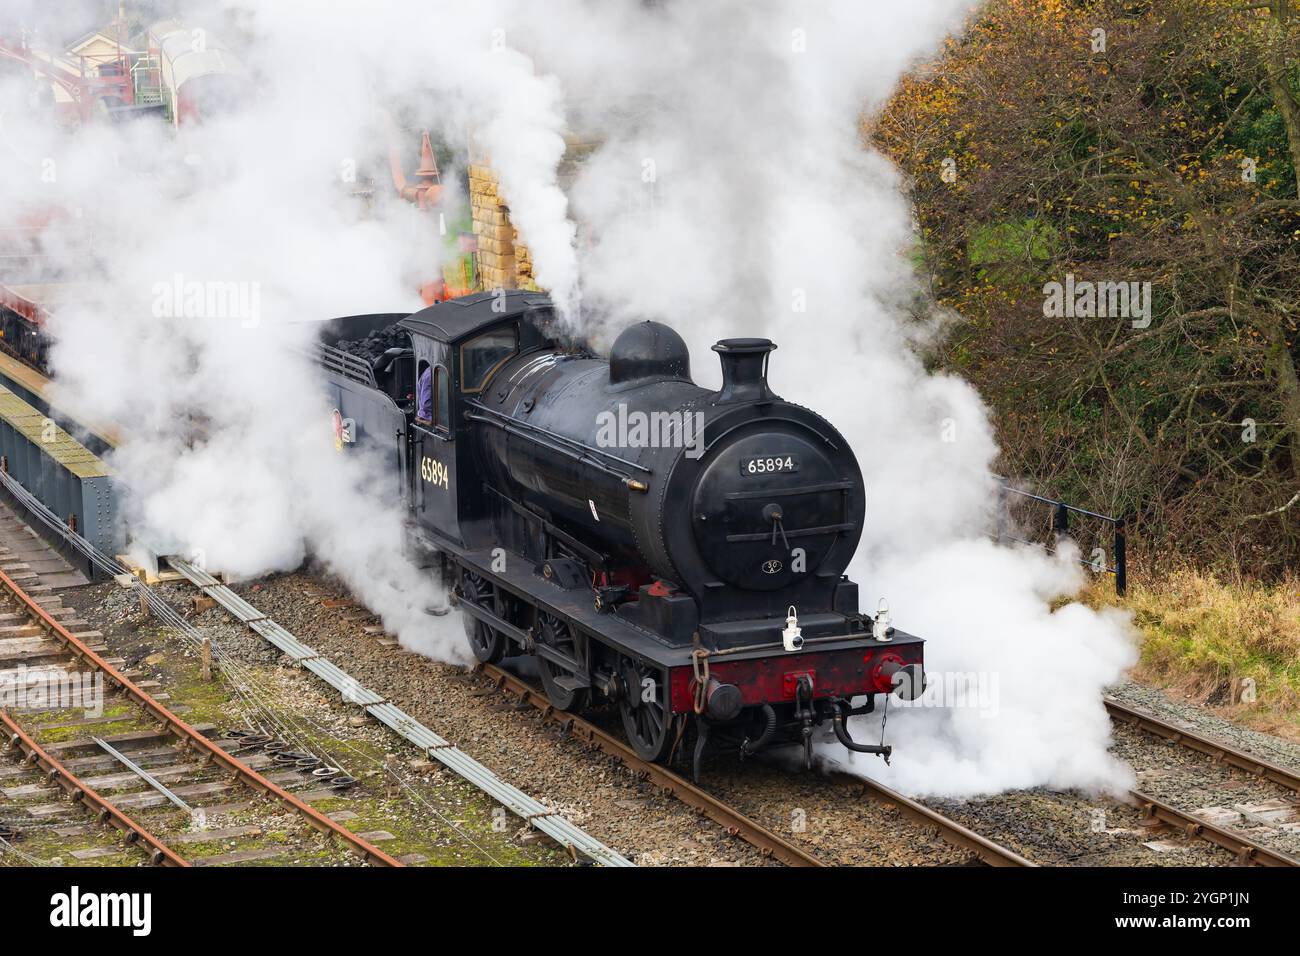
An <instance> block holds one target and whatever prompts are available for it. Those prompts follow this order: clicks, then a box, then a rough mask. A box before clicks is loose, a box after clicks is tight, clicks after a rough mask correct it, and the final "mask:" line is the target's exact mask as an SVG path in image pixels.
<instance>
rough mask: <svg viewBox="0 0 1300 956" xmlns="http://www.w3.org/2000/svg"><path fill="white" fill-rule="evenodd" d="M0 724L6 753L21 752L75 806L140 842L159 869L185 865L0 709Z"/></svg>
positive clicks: (133, 841)
mask: <svg viewBox="0 0 1300 956" xmlns="http://www.w3.org/2000/svg"><path fill="white" fill-rule="evenodd" d="M0 724H3V725H4V727H5V730H6V731H8V736H9V740H8V747H9V749H10V750H21V751H22V752H23V753H24V754H26V757H27V760H28V762H29V763H32V764H35V765H36V766H38V767H40V768H41V770H43V771H44V772H45V776H46V778H47V779H49V780H52V781H53V782H55V783H57V784H58V785H59V786H60V787H62V788H63V789H64V790H66V791H68V793H69V794H70V795H71V796H72V799H73V801H74V802H75V803H80V804H82V805H83V806H84V807H86V808H87V809H89V810H90V811H91V812H93V813H94V814H95V815H96V816H98V817H99V818H100V819H101V820H102V821H104V822H105V823H111V824H113V826H115V827H117V829H119V830H121V831H122V833H123V834H124V835H125V837H126V841H127V842H128V843H137V842H138V843H143V844H144V845H145V846H146V847H148V849H149V858H150V859H151V860H152V861H153V862H154V863H156V864H159V865H162V866H189V865H190V863H189V861H187V860H185V859H184V858H183V857H181V856H180V855H179V854H178V853H176V852H175V851H174V850H172V849H171V847H169V846H167V844H166V843H164V842H163V841H162V839H160V838H159V837H157V836H155V835H154V834H153V833H151V832H149V831H148V830H147V829H145V828H144V827H142V826H141V825H140V824H138V823H136V822H135V820H133V819H131V818H130V817H129V816H127V815H126V813H124V812H123V811H122V810H121V809H120V808H119V807H117V805H115V804H114V803H113V802H112V801H110V800H108V799H107V798H106V797H103V796H101V795H100V794H99V792H98V791H96V790H95V789H94V788H93V787H89V786H87V785H86V784H85V783H83V782H82V781H81V780H80V779H79V778H78V777H77V776H76V775H75V774H73V773H72V772H71V771H70V770H68V768H67V767H65V766H64V765H63V764H61V763H60V762H59V761H58V760H56V759H55V758H54V757H53V756H51V755H50V753H49V752H48V751H47V750H45V748H43V747H42V746H41V745H40V744H38V743H37V742H36V741H35V740H34V739H33V738H32V737H31V735H29V734H28V733H27V731H25V730H23V728H22V727H21V726H20V725H19V723H18V721H16V720H15V719H14V718H13V716H12V715H11V714H10V713H9V712H8V711H7V710H3V709H0Z"/></svg>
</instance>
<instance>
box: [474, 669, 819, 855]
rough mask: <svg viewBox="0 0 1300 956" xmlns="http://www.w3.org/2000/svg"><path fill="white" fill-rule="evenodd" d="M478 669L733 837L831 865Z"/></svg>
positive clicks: (537, 693) (526, 690) (505, 676)
mask: <svg viewBox="0 0 1300 956" xmlns="http://www.w3.org/2000/svg"><path fill="white" fill-rule="evenodd" d="M475 670H476V671H477V672H478V673H481V674H483V675H484V676H486V677H487V678H488V679H489V680H490V681H491V682H492V689H493V691H494V692H496V693H500V694H502V695H505V696H507V697H511V698H513V699H514V700H515V701H516V702H517V703H518V704H520V705H526V706H530V707H533V708H534V709H536V710H538V711H540V712H541V715H542V719H543V720H545V721H547V722H548V723H551V724H554V725H555V726H557V727H559V728H560V729H561V730H562V731H564V733H566V734H568V735H570V736H573V737H575V738H577V739H578V740H581V741H583V742H584V743H586V744H588V745H590V746H592V747H595V748H597V749H599V750H601V751H603V752H604V753H606V754H609V755H610V756H611V757H615V758H617V759H618V760H620V761H621V762H622V763H623V764H624V765H626V766H627V767H628V768H629V769H630V770H632V771H633V773H635V774H636V775H637V776H638V777H640V778H641V779H643V780H646V781H648V782H650V783H652V784H654V785H655V786H657V787H659V788H660V789H661V790H663V791H665V792H667V793H671V794H672V795H673V796H674V797H676V798H677V799H678V800H680V801H681V802H682V803H685V804H686V805H687V806H689V807H691V808H692V809H694V810H696V811H697V812H699V813H702V814H704V815H705V816H707V817H708V818H709V819H710V820H712V821H713V822H714V823H716V824H718V825H719V826H721V827H722V828H723V829H724V830H726V831H727V832H728V833H730V834H731V835H732V836H738V837H740V838H741V839H743V840H744V841H745V842H746V843H749V844H750V845H751V846H753V847H755V848H756V849H757V850H758V851H759V852H760V853H762V854H763V855H764V856H768V857H771V858H772V859H774V860H778V861H779V862H781V863H784V864H785V865H786V866H801V867H818V866H826V863H824V862H823V861H821V860H819V859H817V857H815V856H813V855H812V854H810V853H807V852H805V851H804V850H802V849H800V848H799V847H797V846H795V845H794V844H793V843H791V842H790V841H789V840H786V839H785V838H784V837H781V836H778V835H777V834H775V833H773V832H772V831H771V830H769V829H767V827H765V826H763V825H762V824H760V823H757V822H755V821H754V820H751V819H750V818H749V817H747V816H745V815H744V814H743V813H741V812H740V811H739V810H737V809H736V808H734V807H731V806H729V805H727V804H726V803H724V802H723V801H721V800H719V799H718V798H717V797H715V796H713V795H712V794H710V793H707V792H706V791H704V790H702V789H700V788H699V787H697V786H696V785H695V784H693V783H691V782H690V781H689V780H687V779H686V778H685V777H682V776H680V775H679V774H676V773H673V772H672V771H671V770H669V769H668V768H667V767H663V766H661V765H659V764H653V763H648V762H647V761H645V760H642V759H641V758H640V757H639V756H637V753H636V751H634V750H633V749H632V748H631V747H629V746H628V745H627V744H625V743H623V741H621V740H619V739H618V738H617V737H615V736H614V735H612V734H609V733H606V732H605V731H604V730H601V729H600V728H599V727H597V726H596V725H595V724H593V723H591V722H590V721H587V720H583V719H582V718H581V717H578V716H576V715H574V714H571V713H569V712H568V711H564V710H556V709H555V707H554V706H552V704H551V703H550V701H548V700H547V699H546V695H545V693H544V692H542V691H541V690H540V689H538V688H536V687H534V686H532V685H531V684H529V683H527V682H526V681H524V680H521V679H520V678H518V677H516V676H515V675H514V674H511V673H510V672H509V671H506V670H502V669H501V668H500V667H497V666H496V665H494V664H480V665H478V667H476V668H475Z"/></svg>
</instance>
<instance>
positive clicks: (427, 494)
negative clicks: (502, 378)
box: [398, 290, 550, 547]
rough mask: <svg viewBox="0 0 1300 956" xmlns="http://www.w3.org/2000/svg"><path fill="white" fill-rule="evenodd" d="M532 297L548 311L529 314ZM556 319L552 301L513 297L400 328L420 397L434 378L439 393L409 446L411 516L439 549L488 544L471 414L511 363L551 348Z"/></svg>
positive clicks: (463, 302)
mask: <svg viewBox="0 0 1300 956" xmlns="http://www.w3.org/2000/svg"><path fill="white" fill-rule="evenodd" d="M530 296H531V297H532V298H533V299H537V298H540V299H541V300H542V303H543V305H542V306H541V307H539V308H538V309H531V308H529V307H528V300H529V297H530ZM512 306H513V307H512ZM549 315H550V300H549V299H546V298H545V297H537V296H535V295H533V294H532V293H527V292H521V291H517V290H512V291H510V292H504V293H494V292H489V293H482V294H478V295H471V296H465V297H462V298H459V299H450V300H448V301H446V302H439V303H437V304H435V305H432V306H429V307H428V308H426V309H423V310H421V311H419V312H416V313H414V314H413V315H410V316H408V317H407V318H405V319H403V320H402V321H401V322H399V323H398V326H399V328H401V329H402V330H404V331H405V332H406V333H408V334H409V335H410V341H411V351H412V362H413V370H414V371H413V374H414V377H415V381H416V383H417V391H418V383H419V381H420V379H421V377H422V376H423V375H424V374H425V373H426V372H427V373H428V375H429V384H430V391H431V393H432V395H431V398H432V401H431V403H430V417H429V419H428V420H425V421H422V420H420V419H419V418H417V417H413V418H412V420H411V423H410V427H409V429H408V431H407V445H408V448H409V460H410V461H411V463H412V467H411V469H410V471H409V480H410V489H409V494H410V502H411V510H412V512H413V514H414V518H415V521H416V523H417V525H418V526H419V527H420V528H422V529H424V530H425V531H427V532H428V533H429V535H430V541H431V543H432V544H433V545H434V546H435V547H436V545H437V544H438V543H439V542H449V543H452V544H454V545H457V546H460V547H465V546H469V545H470V544H473V543H475V542H476V540H477V538H484V537H485V534H486V532H485V529H484V528H483V519H484V515H485V506H484V503H483V495H484V492H483V490H482V487H481V481H479V480H477V478H476V472H477V468H476V466H475V463H474V455H473V450H472V447H470V442H469V436H470V422H469V420H468V419H467V418H466V415H465V411H466V408H467V406H468V403H470V402H472V401H475V400H477V399H479V397H480V396H482V395H483V394H484V393H486V392H487V391H488V390H489V389H490V388H491V387H492V385H493V382H494V381H495V379H496V377H497V375H498V373H499V372H500V371H501V369H502V368H503V367H504V366H505V365H506V364H507V363H509V362H510V361H511V360H512V359H514V358H516V357H517V356H519V355H520V354H521V353H523V352H526V351H530V350H535V349H538V348H540V347H542V346H543V345H545V344H546V339H545V337H544V335H543V333H542V330H541V326H542V324H543V323H544V321H545V320H546V318H547V317H549ZM476 532H477V538H476Z"/></svg>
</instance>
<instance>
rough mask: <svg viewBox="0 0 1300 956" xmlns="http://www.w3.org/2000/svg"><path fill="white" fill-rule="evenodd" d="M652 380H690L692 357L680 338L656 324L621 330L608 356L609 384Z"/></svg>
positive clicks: (644, 324) (664, 326) (640, 324)
mask: <svg viewBox="0 0 1300 956" xmlns="http://www.w3.org/2000/svg"><path fill="white" fill-rule="evenodd" d="M651 378H680V379H684V380H686V381H690V378H691V354H690V352H689V350H688V349H687V348H686V343H685V342H684V341H683V340H682V337H681V336H680V335H678V334H677V333H676V332H674V331H673V330H672V329H670V328H669V327H668V326H666V325H663V324H662V323H659V322H650V321H645V322H638V323H637V324H636V325H633V326H629V327H628V328H626V329H624V330H623V332H622V334H620V335H619V337H618V338H617V339H615V340H614V347H613V348H612V349H611V350H610V353H609V381H610V384H611V385H622V384H625V383H627V382H636V381H640V380H643V379H651Z"/></svg>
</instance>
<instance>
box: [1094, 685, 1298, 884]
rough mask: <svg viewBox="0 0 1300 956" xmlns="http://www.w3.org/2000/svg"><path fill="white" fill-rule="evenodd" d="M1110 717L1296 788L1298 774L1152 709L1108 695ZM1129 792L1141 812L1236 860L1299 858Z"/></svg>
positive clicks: (1286, 861) (1275, 862) (1268, 862)
mask: <svg viewBox="0 0 1300 956" xmlns="http://www.w3.org/2000/svg"><path fill="white" fill-rule="evenodd" d="M1104 703H1105V705H1106V711H1107V713H1109V714H1110V717H1111V720H1113V721H1115V722H1116V723H1119V724H1124V725H1126V726H1129V727H1134V728H1136V729H1138V730H1141V731H1143V732H1144V733H1147V734H1150V735H1151V736H1154V737H1158V738H1160V739H1162V740H1166V741H1168V742H1170V743H1173V744H1177V745H1179V746H1182V747H1186V748H1187V749H1189V750H1194V751H1196V752H1198V753H1201V754H1203V755H1205V756H1207V757H1209V758H1210V759H1211V760H1212V761H1215V762H1216V763H1223V764H1227V765H1228V766H1231V767H1235V768H1237V769H1238V770H1243V771H1245V772H1247V773H1249V774H1251V775H1252V776H1255V777H1258V778H1260V779H1262V780H1268V781H1270V782H1272V783H1274V784H1277V785H1278V786H1281V787H1284V788H1286V789H1287V790H1290V791H1291V792H1292V793H1293V794H1300V774H1298V773H1296V772H1295V771H1292V770H1288V769H1287V768H1286V767H1282V766H1279V765H1277V764H1275V763H1272V762H1270V761H1268V760H1265V759H1263V758H1262V757H1257V756H1255V755H1254V754H1251V753H1249V752H1247V751H1245V750H1240V749H1238V748H1236V747H1233V746H1231V745H1230V744H1227V743H1225V742H1223V741H1221V740H1215V739H1214V738H1212V737H1207V736H1205V735H1204V734H1199V733H1197V732H1195V731H1193V730H1188V729H1186V728H1184V727H1179V726H1177V725H1175V724H1171V723H1169V722H1168V721H1166V720H1162V719H1161V718H1159V717H1156V716H1155V715H1154V714H1150V713H1147V712H1145V711H1141V710H1137V709H1135V708H1132V707H1129V706H1128V705H1126V704H1122V703H1120V702H1119V701H1117V700H1115V699H1113V698H1106V699H1105V701H1104ZM1130 796H1131V797H1132V798H1133V799H1134V800H1135V801H1136V802H1137V804H1138V806H1139V807H1141V808H1142V810H1143V812H1144V813H1145V814H1146V815H1147V816H1149V817H1152V818H1154V819H1157V820H1160V821H1161V822H1162V823H1165V824H1167V825H1169V826H1171V827H1174V828H1176V829H1179V830H1182V831H1183V832H1185V833H1188V834H1189V835H1191V836H1196V837H1200V838H1201V839H1204V840H1207V841H1209V842H1211V843H1214V844H1216V845H1218V846H1221V847H1223V848H1224V849H1225V850H1228V851H1230V852H1232V853H1234V854H1236V856H1237V858H1238V860H1239V861H1240V862H1242V863H1246V864H1251V865H1256V866H1282V867H1286V866H1300V859H1297V858H1296V857H1294V856H1291V855H1289V854H1287V853H1282V852H1279V851H1277V850H1273V849H1270V848H1269V847H1267V846H1264V845H1263V844H1261V843H1259V842H1258V841H1256V840H1252V839H1251V838H1249V837H1248V836H1246V835H1245V834H1243V833H1239V832H1237V831H1235V830H1233V829H1231V828H1227V827H1220V826H1215V825H1213V824H1211V823H1208V822H1206V821H1204V820H1202V819H1200V818H1199V817H1197V816H1195V815H1194V814H1192V813H1190V812H1188V811H1186V810H1182V809H1180V808H1178V807H1175V806H1173V805H1172V804H1169V803H1166V802H1164V801H1161V800H1159V799H1157V798H1156V797H1154V796H1152V795H1150V794H1147V793H1143V792H1142V791H1140V790H1132V791H1130Z"/></svg>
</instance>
